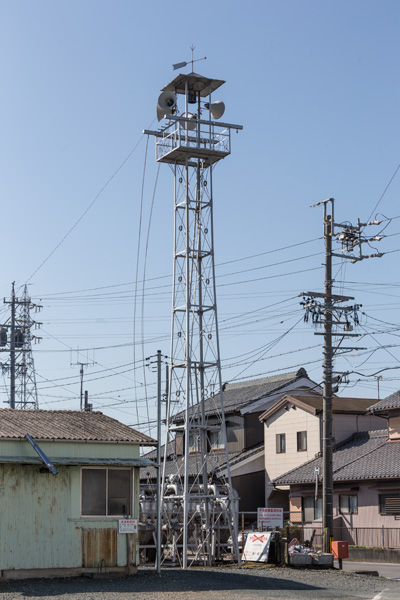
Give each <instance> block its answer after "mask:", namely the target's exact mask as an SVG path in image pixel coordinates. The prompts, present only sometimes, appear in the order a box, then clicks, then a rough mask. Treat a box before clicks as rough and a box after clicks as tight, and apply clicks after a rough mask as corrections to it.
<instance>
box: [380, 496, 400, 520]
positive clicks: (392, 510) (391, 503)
mask: <svg viewBox="0 0 400 600" xmlns="http://www.w3.org/2000/svg"><path fill="white" fill-rule="evenodd" d="M396 505H397V506H396ZM379 512H380V514H381V515H394V514H400V493H399V492H392V493H391V494H390V493H389V494H379Z"/></svg>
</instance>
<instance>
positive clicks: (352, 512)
mask: <svg viewBox="0 0 400 600" xmlns="http://www.w3.org/2000/svg"><path fill="white" fill-rule="evenodd" d="M342 498H347V500H348V506H347V509H348V510H343V508H342V501H341V499H342ZM352 498H355V504H356V507H355V510H352V506H351V499H352ZM338 501H339V513H340V514H341V515H358V495H357V494H339V499H338Z"/></svg>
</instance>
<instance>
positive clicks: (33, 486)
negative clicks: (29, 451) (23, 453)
mask: <svg viewBox="0 0 400 600" xmlns="http://www.w3.org/2000/svg"><path fill="white" fill-rule="evenodd" d="M0 487H1V499H0V538H1V542H2V543H1V545H0V569H21V568H27V569H39V568H47V567H54V568H56V567H60V568H62V567H64V566H65V565H66V564H67V565H69V566H71V567H78V566H80V563H81V557H80V556H79V553H77V552H76V547H77V544H80V532H79V531H77V530H76V529H75V527H74V526H73V524H70V523H69V522H68V516H69V514H70V477H69V469H68V468H67V467H64V468H60V469H59V473H58V475H57V476H54V475H52V474H50V473H40V467H36V466H35V467H33V466H22V465H18V464H14V465H0Z"/></svg>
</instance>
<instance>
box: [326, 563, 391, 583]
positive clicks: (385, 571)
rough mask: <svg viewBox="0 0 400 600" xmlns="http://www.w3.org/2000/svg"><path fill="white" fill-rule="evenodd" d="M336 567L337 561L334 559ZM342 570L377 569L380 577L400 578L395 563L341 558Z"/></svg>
mask: <svg viewBox="0 0 400 600" xmlns="http://www.w3.org/2000/svg"><path fill="white" fill-rule="evenodd" d="M335 566H336V567H338V566H339V565H338V561H336V560H335ZM343 571H357V572H360V571H378V573H379V575H380V576H381V577H386V578H388V579H397V580H400V565H399V564H397V563H376V562H375V563H371V562H355V561H350V560H343Z"/></svg>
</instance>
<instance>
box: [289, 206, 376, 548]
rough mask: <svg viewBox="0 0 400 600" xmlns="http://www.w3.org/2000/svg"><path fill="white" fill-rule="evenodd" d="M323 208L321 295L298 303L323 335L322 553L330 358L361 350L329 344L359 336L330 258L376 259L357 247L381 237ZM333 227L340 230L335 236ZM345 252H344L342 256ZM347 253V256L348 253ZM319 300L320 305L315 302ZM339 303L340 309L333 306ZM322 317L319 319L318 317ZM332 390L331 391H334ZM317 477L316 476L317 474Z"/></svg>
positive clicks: (327, 506) (327, 496) (328, 479)
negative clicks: (336, 289)
mask: <svg viewBox="0 0 400 600" xmlns="http://www.w3.org/2000/svg"><path fill="white" fill-rule="evenodd" d="M321 204H322V205H323V207H324V242H325V282H324V293H323V294H321V293H318V292H305V293H303V294H301V295H302V296H303V302H302V303H301V304H302V305H303V307H304V309H305V310H306V313H305V320H306V321H308V318H309V316H310V315H311V317H312V323H313V324H314V325H321V324H323V326H324V331H323V333H320V332H315V335H323V336H324V342H323V403H322V413H323V422H322V465H323V468H322V527H323V532H324V544H323V545H324V552H330V542H331V538H332V536H333V442H334V438H333V423H332V414H333V410H332V409H333V393H334V390H333V384H334V383H335V384H336V383H339V382H340V381H341V376H339V377H334V376H333V374H334V372H333V359H334V356H335V355H336V354H337V352H338V351H339V350H340V351H343V352H346V351H348V350H361V348H359V347H358V348H355V347H354V346H352V347H346V348H345V347H343V346H340V347H339V344H338V343H335V346H334V345H333V338H337V337H339V338H341V341H342V340H343V339H344V338H345V337H359V334H357V333H350V332H351V331H352V330H353V326H357V325H358V316H357V311H358V309H359V308H360V305H357V304H355V305H353V306H343V305H341V303H342V302H348V301H349V300H354V298H353V297H351V296H340V295H337V294H333V293H332V289H333V283H334V280H333V278H332V257H334V256H336V257H338V258H341V259H348V260H350V261H351V262H357V261H360V260H363V259H366V258H373V257H380V256H383V254H382V253H376V254H371V255H364V254H363V253H362V250H361V244H362V243H364V242H371V241H380V240H381V239H382V237H383V236H375V237H373V238H367V237H365V236H364V235H363V228H365V227H366V226H367V225H379V224H380V222H381V221H372V222H370V223H361V222H360V220H358V222H357V225H356V226H354V227H353V226H352V225H348V224H340V223H339V224H337V223H336V224H335V222H334V198H328V199H327V200H324V201H322V202H318V203H317V204H315V206H318V205H321ZM335 225H336V227H338V228H340V229H341V231H340V232H339V233H337V234H335ZM334 237H337V238H338V241H339V242H340V243H341V244H342V248H343V251H342V253H341V254H339V253H336V252H333V250H332V240H333V238H334ZM355 247H358V249H359V255H358V256H355V255H354V254H351V252H352V251H353V250H354V248H355ZM344 252H346V253H344ZM349 252H350V254H349ZM317 298H321V299H322V302H320V301H319V300H317ZM337 304H339V305H340V306H337ZM322 315H323V317H322ZM336 389H337V388H336ZM336 389H335V391H336ZM317 477H318V475H317Z"/></svg>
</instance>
